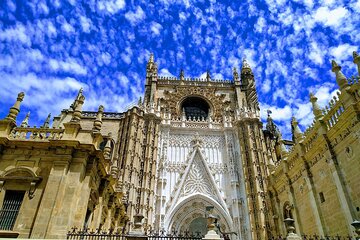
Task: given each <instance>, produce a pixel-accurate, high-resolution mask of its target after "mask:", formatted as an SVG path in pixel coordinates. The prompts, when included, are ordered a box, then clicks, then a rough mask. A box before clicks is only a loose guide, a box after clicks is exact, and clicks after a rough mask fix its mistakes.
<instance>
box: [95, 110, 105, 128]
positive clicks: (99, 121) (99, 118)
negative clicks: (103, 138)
mask: <svg viewBox="0 0 360 240" xmlns="http://www.w3.org/2000/svg"><path fill="white" fill-rule="evenodd" d="M103 114H104V106H103V105H100V106H99V108H98V112H97V114H96V119H95V121H94V123H93V131H96V132H100V130H101V126H102V117H103Z"/></svg>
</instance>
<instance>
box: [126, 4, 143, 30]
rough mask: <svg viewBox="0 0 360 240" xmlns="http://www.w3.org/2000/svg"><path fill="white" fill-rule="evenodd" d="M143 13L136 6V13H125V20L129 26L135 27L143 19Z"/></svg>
mask: <svg viewBox="0 0 360 240" xmlns="http://www.w3.org/2000/svg"><path fill="white" fill-rule="evenodd" d="M145 17H146V16H145V12H144V11H143V9H142V8H141V7H140V6H137V8H136V11H129V12H127V13H125V18H126V19H127V20H128V21H129V22H130V24H131V25H137V24H138V23H139V22H141V21H142V20H144V19H145Z"/></svg>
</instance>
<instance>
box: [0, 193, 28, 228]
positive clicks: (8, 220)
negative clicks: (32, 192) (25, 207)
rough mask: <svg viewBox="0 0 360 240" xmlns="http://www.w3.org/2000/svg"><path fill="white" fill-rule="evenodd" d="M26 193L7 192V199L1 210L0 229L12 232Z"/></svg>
mask: <svg viewBox="0 0 360 240" xmlns="http://www.w3.org/2000/svg"><path fill="white" fill-rule="evenodd" d="M24 195H25V191H12V190H6V192H5V198H4V202H3V205H2V209H1V210H0V229H1V230H12V229H13V227H14V224H15V221H16V218H17V216H18V214H19V210H20V207H21V203H22V201H23V199H24Z"/></svg>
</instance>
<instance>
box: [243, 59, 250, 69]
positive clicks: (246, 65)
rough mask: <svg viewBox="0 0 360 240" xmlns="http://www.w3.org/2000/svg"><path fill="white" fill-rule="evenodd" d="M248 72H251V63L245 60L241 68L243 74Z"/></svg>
mask: <svg viewBox="0 0 360 240" xmlns="http://www.w3.org/2000/svg"><path fill="white" fill-rule="evenodd" d="M246 70H250V71H251V67H250V65H249V63H248V62H247V61H246V59H245V58H244V59H243V64H242V67H241V72H243V71H246Z"/></svg>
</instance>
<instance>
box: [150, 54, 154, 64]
mask: <svg viewBox="0 0 360 240" xmlns="http://www.w3.org/2000/svg"><path fill="white" fill-rule="evenodd" d="M153 62H154V54H153V53H150V58H149V63H153Z"/></svg>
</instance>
